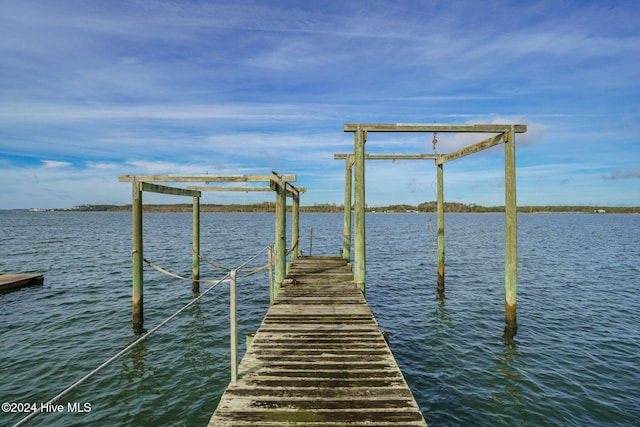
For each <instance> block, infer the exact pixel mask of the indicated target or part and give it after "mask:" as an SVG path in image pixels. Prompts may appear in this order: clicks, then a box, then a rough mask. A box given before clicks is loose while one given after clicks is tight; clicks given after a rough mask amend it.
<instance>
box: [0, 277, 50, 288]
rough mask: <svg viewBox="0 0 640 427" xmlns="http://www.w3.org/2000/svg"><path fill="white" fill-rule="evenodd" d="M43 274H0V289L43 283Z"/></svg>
mask: <svg viewBox="0 0 640 427" xmlns="http://www.w3.org/2000/svg"><path fill="white" fill-rule="evenodd" d="M42 283H44V277H43V276H42V274H0V291H3V290H7V289H17V288H22V287H25V286H32V285H42Z"/></svg>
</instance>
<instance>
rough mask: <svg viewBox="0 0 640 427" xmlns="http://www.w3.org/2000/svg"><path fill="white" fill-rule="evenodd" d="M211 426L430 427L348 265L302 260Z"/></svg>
mask: <svg viewBox="0 0 640 427" xmlns="http://www.w3.org/2000/svg"><path fill="white" fill-rule="evenodd" d="M238 373H239V376H238V381H237V382H236V383H231V384H230V385H229V387H228V388H227V390H226V391H225V393H224V394H223V395H222V398H221V400H220V403H219V405H218V408H217V409H216V411H215V413H214V414H213V416H212V417H211V420H210V421H209V426H331V425H335V426H338V425H339V426H355V425H367V426H391V425H393V426H426V425H427V424H426V422H425V420H424V418H423V416H422V414H421V412H420V409H419V408H418V405H417V403H416V401H415V399H414V397H413V395H412V393H411V391H410V390H409V387H408V386H407V383H406V381H405V380H404V377H403V376H402V373H401V372H400V369H399V367H398V365H397V364H396V362H395V359H394V358H393V355H392V353H391V350H389V347H388V345H387V343H386V341H385V339H384V336H383V334H382V333H381V331H380V330H379V327H378V324H377V322H376V320H375V318H374V317H373V314H372V313H371V309H370V308H369V306H368V305H367V303H366V301H365V299H364V297H363V295H362V293H361V292H360V291H359V290H358V289H357V288H356V286H355V283H354V280H353V275H352V273H351V269H350V267H349V266H348V265H347V264H346V262H345V261H344V260H343V259H342V258H340V257H302V258H299V259H297V260H296V261H295V262H294V263H293V265H292V266H291V268H290V270H289V274H288V275H287V276H286V279H285V281H284V282H283V286H282V288H281V289H280V292H279V294H278V296H277V298H276V299H275V301H274V304H273V305H272V306H271V307H270V309H269V311H268V312H267V314H266V316H265V318H264V321H263V322H262V325H261V326H260V328H259V329H258V332H257V333H256V335H255V338H254V339H253V343H252V344H251V346H250V347H249V349H248V350H247V353H246V354H245V356H244V358H243V359H242V362H241V363H240V366H239V369H238Z"/></svg>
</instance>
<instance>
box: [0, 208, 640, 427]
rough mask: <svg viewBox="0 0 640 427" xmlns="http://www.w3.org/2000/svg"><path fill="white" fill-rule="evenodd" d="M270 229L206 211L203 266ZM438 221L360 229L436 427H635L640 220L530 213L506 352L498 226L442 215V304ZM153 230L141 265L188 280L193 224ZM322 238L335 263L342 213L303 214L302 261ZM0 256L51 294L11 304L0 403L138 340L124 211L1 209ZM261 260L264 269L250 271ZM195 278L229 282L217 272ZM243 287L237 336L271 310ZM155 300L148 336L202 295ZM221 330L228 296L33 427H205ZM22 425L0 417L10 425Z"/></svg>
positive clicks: (164, 281)
mask: <svg viewBox="0 0 640 427" xmlns="http://www.w3.org/2000/svg"><path fill="white" fill-rule="evenodd" d="M273 219H274V217H273V214H203V218H202V238H201V244H202V252H203V255H204V256H205V257H206V258H207V259H209V260H211V261H214V262H216V263H219V264H223V265H228V266H230V267H233V266H236V265H238V264H240V263H241V262H243V261H244V260H246V259H247V258H249V257H251V256H252V255H253V254H255V253H256V252H257V251H258V250H259V249H261V248H262V247H264V246H266V245H267V244H269V243H270V241H272V240H273V222H274V221H273ZM430 220H431V221H432V222H433V223H434V224H435V218H434V217H432V216H431V215H428V214H370V215H368V216H367V232H368V235H367V245H368V252H367V263H368V270H367V299H368V301H369V303H370V305H371V307H372V309H373V311H374V314H375V315H376V317H377V319H378V321H379V323H380V325H381V328H382V329H385V330H388V331H390V332H391V347H392V350H393V352H394V354H395V356H396V359H397V360H398V363H399V365H400V367H401V368H402V370H403V372H404V374H405V377H406V379H407V382H408V383H409V385H410V387H411V389H412V390H413V393H414V395H415V397H416V400H417V401H418V404H419V405H420V407H421V408H422V410H423V413H424V416H425V418H426V420H427V422H428V423H429V424H430V425H431V426H445V425H446V426H449V425H531V426H538V425H549V426H556V425H576V426H578V425H620V426H628V425H637V423H638V420H639V419H640V358H639V355H640V245H639V244H638V242H640V215H562V214H539V215H535V214H530V215H520V217H519V250H520V271H519V281H518V326H519V328H518V334H517V336H516V337H515V338H514V339H513V340H511V341H507V340H504V339H503V338H502V328H503V316H504V308H503V300H504V273H503V269H504V266H503V254H504V253H503V241H504V231H503V229H504V216H503V215H498V214H487V215H478V214H476V215H464V214H452V215H447V217H446V230H447V235H446V244H447V261H446V265H447V271H446V298H444V299H440V298H438V297H437V295H436V292H435V288H436V285H435V279H436V263H435V259H436V246H435V237H434V235H433V233H432V232H431V231H430V227H429V222H430ZM144 221H145V236H144V238H145V256H146V257H147V258H148V259H150V260H152V261H153V262H155V263H156V264H158V265H160V266H162V267H164V268H166V269H168V270H171V271H173V272H175V273H177V274H181V275H184V276H188V275H189V274H190V269H191V247H190V245H191V216H190V215H189V214H145V218H144ZM311 227H313V236H314V239H313V254H314V255H337V253H338V250H339V248H340V247H341V237H340V236H341V233H342V216H341V215H336V214H303V215H302V216H301V242H300V246H301V249H302V250H303V252H304V253H305V254H308V253H309V234H310V229H311ZM0 248H1V249H0V272H2V273H29V272H34V273H41V274H44V275H45V284H44V285H43V286H40V287H30V288H24V289H21V290H17V291H11V292H4V293H0V334H1V339H2V353H1V355H2V363H1V365H0V366H1V368H0V397H1V400H2V402H37V403H39V402H46V401H47V400H49V399H50V398H51V397H53V396H55V395H56V394H58V393H59V392H60V391H62V390H63V389H65V388H66V387H67V386H69V385H70V384H71V383H73V382H74V381H76V380H77V379H79V378H81V377H82V376H83V375H85V374H86V373H88V372H89V371H91V370H93V369H94V368H96V367H97V366H98V365H100V364H101V363H102V362H103V361H105V360H106V359H108V358H109V357H111V356H112V355H113V354H115V353H117V352H118V351H119V350H120V349H122V348H123V347H125V346H126V345H127V344H128V343H130V342H131V341H132V340H134V339H135V338H136V337H135V335H134V334H133V332H132V329H131V259H130V253H131V219H130V215H129V214H118V213H16V212H1V211H0ZM265 263H266V255H264V254H263V255H261V256H260V257H259V258H258V259H257V260H256V261H255V262H254V263H253V264H252V265H253V266H256V267H257V266H260V265H263V264H265ZM202 274H203V277H204V278H210V279H215V278H219V277H221V276H222V273H221V272H220V271H219V270H216V269H214V268H213V267H210V266H209V265H206V264H205V265H203V266H202ZM239 287H240V289H239V292H240V295H239V313H238V315H239V321H240V333H241V334H242V335H244V334H246V333H249V332H253V331H254V330H255V329H257V327H258V325H259V324H260V322H261V320H262V318H263V316H264V314H265V312H266V310H267V307H268V302H269V301H268V276H267V273H266V272H263V273H259V274H256V275H254V276H251V277H247V278H243V279H241V280H240V283H239ZM204 288H205V285H203V289H204ZM144 298H145V326H146V327H147V328H148V329H150V328H152V327H153V326H155V325H156V324H158V323H159V322H161V321H162V320H164V319H165V318H166V317H168V316H169V315H171V314H172V313H173V312H175V311H176V310H177V309H179V308H180V307H181V306H183V305H184V304H186V303H187V302H188V301H189V300H190V299H192V298H193V295H192V293H191V283H190V282H188V281H180V280H177V279H173V278H168V277H167V276H164V275H162V274H160V273H157V272H155V271H154V270H152V269H150V268H147V267H145V294H144ZM228 328H229V322H228V287H227V286H225V285H221V286H220V287H218V288H216V289H214V290H213V291H212V292H211V293H210V294H208V295H207V296H205V297H204V298H203V299H202V300H201V301H200V302H199V303H197V304H196V305H195V306H194V307H193V308H191V309H189V310H188V311H186V312H185V313H183V314H182V315H181V316H179V317H178V318H177V319H175V320H174V321H173V322H172V323H170V324H169V325H167V326H166V327H165V328H163V329H161V330H160V331H158V332H157V333H156V334H155V335H153V336H152V337H151V338H149V339H148V340H147V341H145V342H143V343H142V344H141V345H140V346H138V347H137V348H136V349H134V350H132V351H131V352H130V353H127V354H126V355H125V356H123V357H122V358H121V359H119V360H117V361H116V362H115V363H113V364H112V365H110V366H109V367H107V368H106V369H104V370H103V371H102V372H101V373H99V374H98V375H96V376H95V377H93V378H92V379H90V380H89V381H87V382H86V383H84V384H83V385H81V386H80V387H79V388H77V389H76V390H74V391H73V392H72V393H71V394H69V395H68V396H67V397H65V398H64V399H63V400H62V401H61V403H63V404H64V405H66V404H67V402H73V403H80V404H83V403H90V404H91V411H90V412H88V413H87V412H85V413H75V414H71V413H67V412H65V413H62V414H50V413H49V414H42V415H39V416H38V417H36V418H35V419H34V420H33V422H32V423H31V424H30V425H36V426H39V425H42V426H48V425H65V426H66V425H86V424H95V425H140V426H145V425H148V426H156V425H175V426H181V425H188V426H194V425H206V423H207V421H208V419H209V418H210V416H211V414H212V413H213V411H214V410H215V408H216V405H217V402H218V399H219V398H220V395H221V394H222V392H223V391H224V388H225V386H226V385H227V383H228V381H229V349H228V343H229V338H228V330H229V329H228ZM242 344H243V343H242ZM241 351H242V352H243V351H244V349H243V348H241ZM21 418H22V414H8V413H1V414H0V425H11V424H13V423H15V422H17V421H18V420H20V419H21Z"/></svg>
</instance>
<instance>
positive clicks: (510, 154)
mask: <svg viewBox="0 0 640 427" xmlns="http://www.w3.org/2000/svg"><path fill="white" fill-rule="evenodd" d="M505 133H506V136H507V140H506V143H505V146H504V150H505V151H504V161H505V167H504V176H505V227H506V230H505V257H504V261H505V264H504V269H505V270H504V272H505V274H504V289H505V328H506V329H507V330H508V331H511V332H513V334H514V335H515V331H516V330H517V328H518V323H517V318H516V287H517V281H518V212H517V204H516V138H515V130H514V126H513V125H512V126H511V130H510V131H509V132H505Z"/></svg>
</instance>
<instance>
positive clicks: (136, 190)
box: [131, 181, 144, 331]
mask: <svg viewBox="0 0 640 427" xmlns="http://www.w3.org/2000/svg"><path fill="white" fill-rule="evenodd" d="M131 212H132V218H131V224H132V227H131V228H132V231H133V250H132V252H131V256H132V258H133V280H132V291H131V303H132V312H133V329H134V330H135V331H142V325H143V323H144V315H143V311H144V310H143V306H144V304H143V298H142V294H143V291H142V288H143V285H142V283H143V268H142V267H143V260H144V255H143V250H142V249H143V245H142V183H141V182H139V181H133V200H132V203H131Z"/></svg>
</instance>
